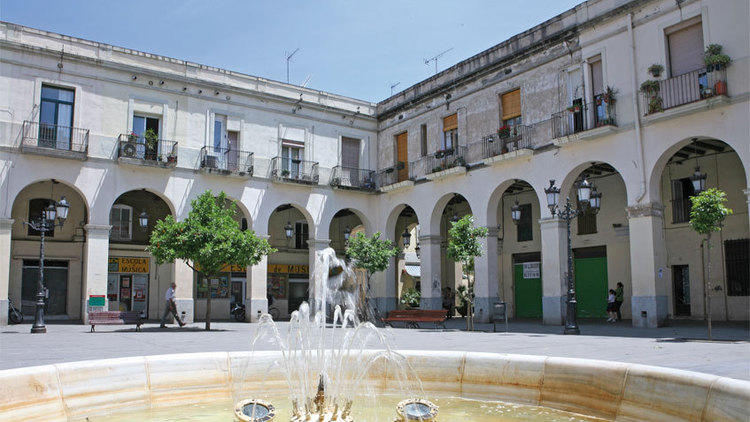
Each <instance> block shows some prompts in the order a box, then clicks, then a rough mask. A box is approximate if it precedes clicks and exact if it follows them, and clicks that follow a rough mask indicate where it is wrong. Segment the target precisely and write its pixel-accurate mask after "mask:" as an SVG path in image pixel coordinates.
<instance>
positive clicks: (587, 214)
mask: <svg viewBox="0 0 750 422" xmlns="http://www.w3.org/2000/svg"><path fill="white" fill-rule="evenodd" d="M576 203H577V207H578V210H579V211H582V212H581V213H580V214H579V215H578V218H577V219H576V220H577V221H576V222H577V223H578V234H579V235H584V234H594V233H596V213H595V212H594V210H593V209H592V208H591V207H590V206H588V205H584V204H583V203H581V202H580V201H578V200H576Z"/></svg>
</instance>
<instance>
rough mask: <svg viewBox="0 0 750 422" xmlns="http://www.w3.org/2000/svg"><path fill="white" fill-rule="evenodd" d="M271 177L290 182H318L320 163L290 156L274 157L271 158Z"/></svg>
mask: <svg viewBox="0 0 750 422" xmlns="http://www.w3.org/2000/svg"><path fill="white" fill-rule="evenodd" d="M271 177H274V178H276V179H278V180H285V181H290V182H297V183H306V184H317V183H318V179H319V177H320V176H319V174H318V163H317V162H316V161H306V160H298V159H296V158H289V157H274V158H272V159H271Z"/></svg>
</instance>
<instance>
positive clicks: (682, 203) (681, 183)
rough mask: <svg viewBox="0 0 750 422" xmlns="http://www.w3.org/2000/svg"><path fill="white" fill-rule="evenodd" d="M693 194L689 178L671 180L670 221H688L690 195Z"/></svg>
mask: <svg viewBox="0 0 750 422" xmlns="http://www.w3.org/2000/svg"><path fill="white" fill-rule="evenodd" d="M693 195H695V191H694V190H693V183H692V182H691V181H690V178H688V177H685V178H682V179H677V180H672V223H687V222H688V221H690V206H691V204H690V197H691V196H693Z"/></svg>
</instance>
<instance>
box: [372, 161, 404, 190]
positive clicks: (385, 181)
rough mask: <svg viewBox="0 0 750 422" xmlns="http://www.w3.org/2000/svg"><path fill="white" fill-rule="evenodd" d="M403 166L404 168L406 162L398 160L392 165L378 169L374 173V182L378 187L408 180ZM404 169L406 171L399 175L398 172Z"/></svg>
mask: <svg viewBox="0 0 750 422" xmlns="http://www.w3.org/2000/svg"><path fill="white" fill-rule="evenodd" d="M405 168H406V163H403V162H399V163H398V164H396V165H394V166H392V167H386V168H384V169H381V170H379V171H378V172H377V174H376V175H375V182H376V185H377V187H378V189H379V188H382V187H383V186H388V185H394V184H396V183H398V182H403V181H404V180H409V175H408V170H403V169H405ZM404 171H405V172H406V173H405V174H402V175H401V177H399V173H400V172H404Z"/></svg>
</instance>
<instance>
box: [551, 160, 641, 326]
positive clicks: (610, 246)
mask: <svg viewBox="0 0 750 422" xmlns="http://www.w3.org/2000/svg"><path fill="white" fill-rule="evenodd" d="M584 181H586V182H587V183H588V184H590V186H591V190H590V192H591V197H592V198H597V197H598V196H599V195H601V196H600V197H599V205H598V206H597V205H596V201H595V200H591V201H589V202H586V201H583V200H582V198H580V197H579V189H578V188H579V187H581V186H582V184H583V183H584ZM566 188H567V189H566ZM563 189H565V190H564V191H562V192H561V195H560V204H559V206H560V209H563V208H564V207H565V205H566V200H567V199H569V200H570V204H571V207H572V209H574V210H578V215H577V217H576V218H574V219H573V220H571V222H570V235H571V244H572V248H573V274H574V281H575V287H576V299H577V301H578V308H577V309H578V317H579V318H606V317H607V312H606V310H607V296H608V292H609V290H610V289H615V290H616V289H617V288H618V286H617V283H622V284H623V288H622V289H623V291H622V294H620V293H619V292H618V295H617V296H618V299H623V300H624V302H625V303H624V304H623V303H620V312H621V315H622V317H623V318H629V317H630V314H631V310H630V308H631V306H630V305H631V304H630V292H631V287H632V284H631V278H630V270H631V267H630V240H629V236H628V235H629V232H628V215H627V210H626V208H627V205H628V198H627V192H626V185H625V181H624V180H623V178H622V176H621V174H620V173H619V172H618V171H617V170H616V169H615V168H614V167H612V166H611V165H610V164H607V163H601V162H594V163H583V164H581V165H579V166H577V167H575V168H574V169H573V170H572V171H571V172H570V173H569V174H568V176H567V177H566V178H565V181H564V184H563Z"/></svg>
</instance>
